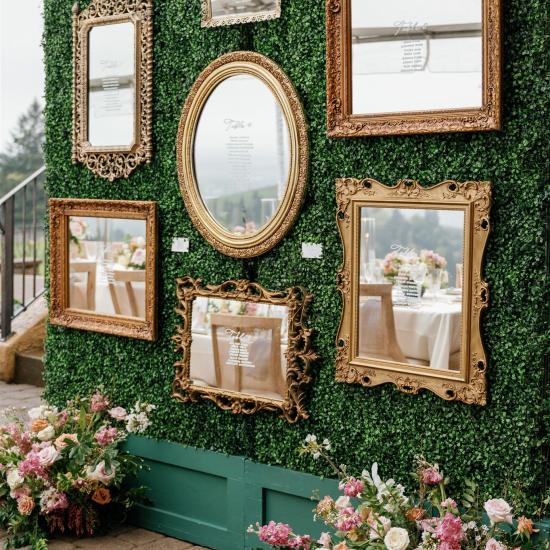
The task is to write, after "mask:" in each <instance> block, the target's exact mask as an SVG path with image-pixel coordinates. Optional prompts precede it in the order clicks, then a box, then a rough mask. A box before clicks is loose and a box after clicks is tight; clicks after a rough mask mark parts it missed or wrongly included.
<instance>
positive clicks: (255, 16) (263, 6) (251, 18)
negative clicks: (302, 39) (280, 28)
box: [201, 0, 281, 27]
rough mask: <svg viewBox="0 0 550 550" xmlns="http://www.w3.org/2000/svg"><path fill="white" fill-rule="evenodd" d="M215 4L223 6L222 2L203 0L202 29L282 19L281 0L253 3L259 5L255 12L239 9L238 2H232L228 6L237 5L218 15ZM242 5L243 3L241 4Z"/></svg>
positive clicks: (254, 9) (231, 0) (218, 0)
mask: <svg viewBox="0 0 550 550" xmlns="http://www.w3.org/2000/svg"><path fill="white" fill-rule="evenodd" d="M213 2H216V3H219V4H221V3H222V2H221V0H201V12H202V16H201V17H202V18H201V26H202V27H220V26H222V25H240V24H241V23H257V22H259V21H268V20H270V19H278V18H279V17H281V0H271V1H270V2H262V1H261V0H260V1H258V0H256V2H251V4H257V5H256V6H255V7H254V8H253V11H248V12H247V11H243V10H241V11H240V12H239V10H238V9H237V7H238V2H236V1H234V0H230V1H229V2H226V4H232V3H233V4H235V6H234V7H233V9H231V6H229V7H227V8H225V12H222V13H221V14H218V15H216V13H215V10H214V6H213ZM241 5H242V2H241Z"/></svg>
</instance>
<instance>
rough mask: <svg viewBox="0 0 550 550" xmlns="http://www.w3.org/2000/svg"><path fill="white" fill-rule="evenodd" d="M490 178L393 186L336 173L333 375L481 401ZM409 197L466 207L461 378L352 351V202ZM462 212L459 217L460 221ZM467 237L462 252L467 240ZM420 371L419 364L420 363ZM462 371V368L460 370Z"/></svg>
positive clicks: (484, 400)
mask: <svg viewBox="0 0 550 550" xmlns="http://www.w3.org/2000/svg"><path fill="white" fill-rule="evenodd" d="M491 200H492V199H491V183H490V182H482V181H468V182H464V183H459V182H456V181H452V180H448V181H444V182H441V183H439V184H436V185H434V186H432V187H422V186H421V185H420V183H419V182H418V181H416V180H407V179H405V180H400V181H398V182H397V184H396V185H395V186H391V187H390V186H387V185H384V184H383V183H380V182H378V181H376V180H374V179H369V178H366V179H363V180H360V179H354V178H342V179H338V180H336V202H337V215H336V221H337V225H338V230H339V232H340V237H341V239H342V245H343V262H342V265H341V268H340V270H339V272H338V276H337V286H338V290H339V292H340V294H341V296H342V314H341V318H340V325H339V328H338V335H337V338H336V350H337V351H336V381H337V382H344V383H348V384H361V385H362V386H365V387H373V386H377V385H380V384H385V383H392V384H394V385H395V386H396V387H397V388H398V389H399V391H402V392H405V393H410V394H416V393H418V392H419V391H420V390H421V389H428V390H430V391H432V392H434V393H435V394H437V395H438V396H440V397H442V398H443V399H446V400H449V401H452V400H456V401H463V402H464V403H468V404H475V405H485V404H486V403H487V382H486V374H485V373H486V368H487V359H486V354H485V350H484V347H483V342H482V338H481V327H480V322H481V313H482V311H483V310H484V309H485V308H486V307H487V306H488V303H489V288H488V285H487V282H486V281H485V280H484V278H483V275H482V264H483V256H484V252H485V246H486V243H487V238H488V234H489V231H490V220H489V214H490V209H491ZM368 201H372V202H377V203H379V202H384V203H388V204H391V203H392V202H397V203H403V202H410V204H411V207H415V206H416V207H418V204H419V202H420V203H426V204H430V205H442V206H445V207H448V206H449V205H456V206H465V207H466V208H468V209H469V211H470V224H469V225H470V227H465V230H466V231H465V236H466V238H467V239H468V240H465V257H464V264H465V266H464V277H465V280H467V281H468V287H467V288H468V291H467V293H465V296H464V299H463V304H469V305H467V307H466V308H465V309H464V310H463V311H464V313H467V315H463V331H464V332H463V335H465V336H466V338H467V339H465V338H464V337H463V339H462V340H463V342H464V341H467V342H468V346H467V349H463V350H462V358H463V359H462V361H463V365H462V366H461V367H462V368H465V369H466V372H465V376H464V377H463V378H464V379H463V380H458V379H457V378H456V377H452V376H449V377H443V376H442V375H441V373H433V374H432V375H429V374H427V373H425V372H419V371H420V370H421V369H418V368H417V369H415V367H413V366H411V367H409V368H403V365H400V364H399V363H393V364H391V368H390V367H389V365H390V363H389V362H385V363H386V365H387V366H381V362H380V361H375V360H369V359H368V358H361V359H360V360H358V358H356V357H353V354H352V350H353V349H355V348H354V342H355V338H356V337H357V335H356V334H354V331H353V327H357V326H358V325H357V315H358V314H357V307H356V306H357V303H356V297H355V296H356V294H357V292H356V291H355V290H354V286H356V283H355V282H354V280H353V273H354V271H355V272H356V270H355V269H354V263H356V261H357V258H356V257H355V254H354V250H353V227H354V224H355V223H357V222H356V220H355V219H354V217H355V215H354V211H355V209H354V203H358V202H359V203H365V202H368ZM466 222H467V217H465V224H466ZM468 242H470V243H471V245H470V250H469V252H468V246H467V243H468ZM422 371H425V369H422ZM461 372H462V370H461Z"/></svg>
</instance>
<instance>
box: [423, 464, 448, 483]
mask: <svg viewBox="0 0 550 550" xmlns="http://www.w3.org/2000/svg"><path fill="white" fill-rule="evenodd" d="M442 480H443V476H442V475H441V474H440V473H439V470H438V469H437V468H426V469H425V470H423V471H422V483H424V485H437V484H438V483H440V482H441V481H442Z"/></svg>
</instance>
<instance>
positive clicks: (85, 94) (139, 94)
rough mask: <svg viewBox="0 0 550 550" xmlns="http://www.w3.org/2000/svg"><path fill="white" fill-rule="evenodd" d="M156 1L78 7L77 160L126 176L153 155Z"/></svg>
mask: <svg viewBox="0 0 550 550" xmlns="http://www.w3.org/2000/svg"><path fill="white" fill-rule="evenodd" d="M152 13H153V12H152V0H143V1H142V2H139V3H136V2H131V1H130V0H122V1H120V0H93V1H92V3H91V4H90V5H89V6H88V7H87V8H86V9H85V10H83V11H82V12H80V10H79V7H78V4H77V3H76V4H75V5H74V7H73V78H74V86H73V90H74V94H73V162H82V163H83V164H85V165H86V166H87V167H88V168H89V169H90V170H91V171H92V172H94V173H95V174H96V175H97V176H99V177H102V178H106V179H108V180H109V181H113V180H115V179H117V178H127V177H128V176H129V175H130V174H131V173H132V172H133V170H134V169H135V168H136V167H137V166H138V165H139V164H141V163H149V162H150V161H151V157H152V138H151V135H152V134H151V132H152V35H153V27H152Z"/></svg>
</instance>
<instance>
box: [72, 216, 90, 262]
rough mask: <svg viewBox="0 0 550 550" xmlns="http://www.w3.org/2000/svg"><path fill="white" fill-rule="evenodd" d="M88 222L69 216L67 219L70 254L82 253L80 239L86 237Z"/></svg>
mask: <svg viewBox="0 0 550 550" xmlns="http://www.w3.org/2000/svg"><path fill="white" fill-rule="evenodd" d="M87 232H88V224H87V223H86V221H85V220H83V219H82V218H74V217H73V218H71V219H70V221H69V235H70V239H69V240H70V243H71V248H72V251H71V255H72V256H80V255H82V241H83V240H84V239H85V238H86V233H87Z"/></svg>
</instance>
